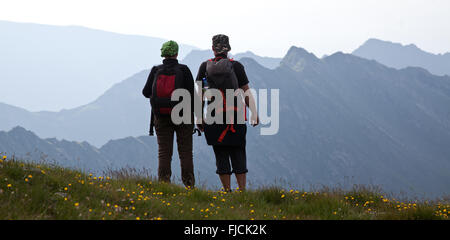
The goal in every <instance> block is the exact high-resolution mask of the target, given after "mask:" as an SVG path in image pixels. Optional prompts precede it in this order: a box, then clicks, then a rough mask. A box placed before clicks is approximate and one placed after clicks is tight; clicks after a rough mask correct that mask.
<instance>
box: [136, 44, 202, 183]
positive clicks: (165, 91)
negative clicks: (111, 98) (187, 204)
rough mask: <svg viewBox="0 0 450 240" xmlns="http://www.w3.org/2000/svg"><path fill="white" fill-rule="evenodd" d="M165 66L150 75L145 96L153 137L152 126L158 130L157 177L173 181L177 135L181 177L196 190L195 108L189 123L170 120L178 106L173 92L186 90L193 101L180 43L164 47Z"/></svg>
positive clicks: (191, 79)
mask: <svg viewBox="0 0 450 240" xmlns="http://www.w3.org/2000/svg"><path fill="white" fill-rule="evenodd" d="M161 57H164V60H163V64H161V65H158V66H154V67H153V68H152V70H151V72H150V75H149V76H148V79H147V83H146V84H145V87H144V89H143V90H142V94H143V95H144V96H145V97H146V98H150V103H151V106H152V113H151V115H152V116H151V123H150V135H153V126H154V127H155V129H156V135H157V141H158V178H159V180H160V181H162V182H170V178H171V175H172V170H171V162H172V154H173V138H174V133H176V135H177V146H178V155H179V157H180V164H181V178H182V181H183V184H184V185H185V186H186V187H190V188H192V187H194V185H195V178H194V164H193V152H192V148H193V143H192V134H193V129H194V122H193V121H194V120H193V119H194V118H193V116H194V115H193V111H194V108H193V106H192V107H191V111H190V112H186V111H184V112H181V114H183V115H184V114H189V115H190V118H191V122H190V123H181V124H174V123H173V121H172V119H171V112H172V109H173V107H174V106H175V105H176V104H177V103H179V102H178V101H172V100H171V96H172V93H173V92H174V91H175V90H177V89H186V90H187V91H189V93H190V97H191V103H193V102H194V99H193V98H194V79H193V77H192V73H191V71H190V70H189V68H188V67H187V66H186V65H183V64H179V63H178V60H177V57H178V44H177V43H176V42H175V41H168V42H166V43H164V44H163V46H162V48H161Z"/></svg>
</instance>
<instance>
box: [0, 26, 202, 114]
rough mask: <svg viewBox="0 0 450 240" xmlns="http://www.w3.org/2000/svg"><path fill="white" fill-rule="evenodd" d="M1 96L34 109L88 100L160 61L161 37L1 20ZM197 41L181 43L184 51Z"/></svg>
mask: <svg viewBox="0 0 450 240" xmlns="http://www.w3.org/2000/svg"><path fill="white" fill-rule="evenodd" d="M0 32H1V38H0V86H1V97H0V102H3V103H8V104H11V105H13V106H18V107H21V108H24V109H27V110H30V111H41V110H51V111H58V110H60V109H63V108H64V109H70V108H73V107H78V106H80V105H83V104H86V103H89V102H91V101H93V100H95V99H96V98H97V97H98V96H100V95H101V94H103V93H104V92H105V91H106V90H107V89H109V88H110V87H111V86H113V85H114V84H116V83H118V82H120V81H122V80H123V79H125V78H127V77H129V76H131V75H132V74H134V73H136V72H138V71H141V70H142V69H147V68H150V67H151V66H152V65H154V64H157V63H159V62H160V61H161V57H160V48H161V44H162V43H163V42H164V41H166V40H164V39H160V38H153V37H145V36H134V35H125V34H118V33H112V32H105V31H101V30H94V29H89V28H85V27H77V26H50V25H41V24H31V23H15V22H7V21H0ZM192 49H196V48H195V47H193V46H189V45H185V44H181V43H180V57H184V56H185V55H186V54H187V53H189V52H190V51H191V50H192Z"/></svg>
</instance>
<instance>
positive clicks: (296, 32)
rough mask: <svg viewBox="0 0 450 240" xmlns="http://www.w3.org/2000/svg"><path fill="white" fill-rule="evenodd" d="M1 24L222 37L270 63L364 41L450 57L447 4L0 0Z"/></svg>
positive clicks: (435, 0)
mask: <svg viewBox="0 0 450 240" xmlns="http://www.w3.org/2000/svg"><path fill="white" fill-rule="evenodd" d="M0 20H9V21H17V22H33V23H43V24H53V25H81V26H86V27H90V28H96V29H102V30H107V31H113V32H119V33H127V34H139V35H147V36H154V37H161V38H166V39H173V40H176V41H178V42H183V43H186V44H192V45H195V46H197V47H200V48H203V49H206V48H210V46H211V37H212V35H214V34H217V33H224V34H227V35H228V36H230V43H231V47H232V48H233V50H232V52H234V53H237V52H242V51H246V50H251V51H253V52H255V53H256V54H258V55H263V56H273V57H282V56H283V55H284V54H285V53H286V51H287V50H288V49H289V47H290V46H292V45H295V46H299V47H303V48H305V49H306V50H308V51H311V52H313V53H315V54H316V55H317V56H319V57H321V56H322V55H323V54H331V53H333V52H336V51H343V52H351V51H352V50H354V49H356V48H357V47H358V46H359V45H361V44H362V43H363V42H364V41H366V40H367V39H368V38H380V39H382V40H389V41H394V42H400V43H403V44H410V43H414V44H416V45H418V46H419V47H420V48H422V49H424V50H426V51H429V52H433V53H444V52H449V51H450V1H449V0H308V1H304V0H292V1H289V0H271V1H266V0H257V1H249V0H228V1H226V0H222V1H213V0H198V1H195V0H191V1H189V0H165V1H159V0H158V1H155V0H152V1H150V0H121V1H119V0H0ZM0 35H1V33H0Z"/></svg>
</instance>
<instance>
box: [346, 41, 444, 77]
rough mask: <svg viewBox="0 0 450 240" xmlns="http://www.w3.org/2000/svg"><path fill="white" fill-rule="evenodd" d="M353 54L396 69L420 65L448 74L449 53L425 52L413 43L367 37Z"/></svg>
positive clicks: (431, 70) (440, 73) (437, 72)
mask: <svg viewBox="0 0 450 240" xmlns="http://www.w3.org/2000/svg"><path fill="white" fill-rule="evenodd" d="M353 54H354V55H356V56H360V57H363V58H367V59H373V60H376V61H378V62H380V63H382V64H384V65H386V66H389V67H394V68H397V69H401V68H406V67H422V68H425V69H427V70H428V71H430V72H431V73H433V74H435V75H450V53H445V54H433V53H429V52H425V51H423V50H421V49H420V48H418V47H417V46H416V45H414V44H410V45H402V44H400V43H393V42H389V41H382V40H378V39H369V40H368V41H366V42H365V43H364V44H363V45H362V46H361V47H359V48H358V49H356V50H355V51H353Z"/></svg>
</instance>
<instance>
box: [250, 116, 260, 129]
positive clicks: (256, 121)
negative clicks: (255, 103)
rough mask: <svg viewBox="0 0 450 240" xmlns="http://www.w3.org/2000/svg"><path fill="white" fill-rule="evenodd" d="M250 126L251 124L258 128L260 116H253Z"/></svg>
mask: <svg viewBox="0 0 450 240" xmlns="http://www.w3.org/2000/svg"><path fill="white" fill-rule="evenodd" d="M250 124H251V125H252V126H253V127H256V126H258V125H259V116H258V115H256V116H252V119H250Z"/></svg>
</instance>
